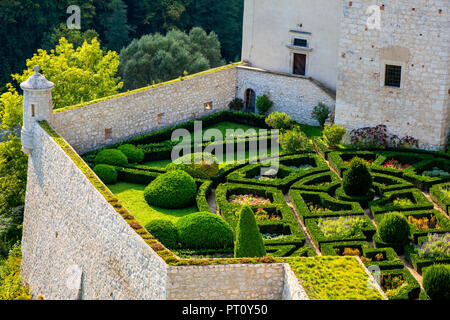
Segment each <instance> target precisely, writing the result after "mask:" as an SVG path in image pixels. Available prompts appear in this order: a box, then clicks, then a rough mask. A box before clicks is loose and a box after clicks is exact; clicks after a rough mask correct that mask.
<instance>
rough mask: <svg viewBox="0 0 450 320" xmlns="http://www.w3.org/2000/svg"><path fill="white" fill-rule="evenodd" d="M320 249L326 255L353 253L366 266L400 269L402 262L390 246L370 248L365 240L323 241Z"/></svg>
mask: <svg viewBox="0 0 450 320" xmlns="http://www.w3.org/2000/svg"><path fill="white" fill-rule="evenodd" d="M321 251H322V253H323V254H324V255H327V256H347V255H354V256H358V257H360V258H361V261H362V262H363V263H364V265H365V266H366V267H370V266H378V267H379V268H380V269H381V270H390V269H401V268H403V267H404V265H403V262H402V261H401V260H400V258H399V257H398V255H397V254H396V253H395V251H394V249H392V248H376V249H373V248H370V246H369V243H368V242H367V241H349V242H333V243H325V244H323V245H322V247H321Z"/></svg>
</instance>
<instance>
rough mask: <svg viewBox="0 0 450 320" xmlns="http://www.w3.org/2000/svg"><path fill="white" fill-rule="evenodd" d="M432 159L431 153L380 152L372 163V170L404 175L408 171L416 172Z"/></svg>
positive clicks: (398, 175)
mask: <svg viewBox="0 0 450 320" xmlns="http://www.w3.org/2000/svg"><path fill="white" fill-rule="evenodd" d="M431 159H432V156H431V155H430V154H421V153H405V152H380V153H379V157H378V158H377V159H376V160H375V161H374V162H373V164H372V170H373V171H374V172H377V173H383V174H387V175H394V176H397V177H403V175H404V174H406V173H407V172H414V171H415V170H417V169H418V168H420V167H421V166H422V165H425V164H426V163H428V161H430V160H431Z"/></svg>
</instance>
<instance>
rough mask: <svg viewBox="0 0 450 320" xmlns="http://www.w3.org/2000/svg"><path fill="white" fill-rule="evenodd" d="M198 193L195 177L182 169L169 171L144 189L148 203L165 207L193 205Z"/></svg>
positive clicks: (174, 207) (173, 207)
mask: <svg viewBox="0 0 450 320" xmlns="http://www.w3.org/2000/svg"><path fill="white" fill-rule="evenodd" d="M196 193H197V185H196V184H195V181H194V179H193V178H192V177H191V176H190V175H188V174H187V173H186V172H184V171H181V170H174V171H169V172H167V173H165V174H163V175H160V176H159V177H157V178H156V179H155V180H154V181H152V182H151V183H150V184H149V185H148V186H147V187H146V188H145V190H144V197H145V200H146V201H147V203H148V204H150V205H154V206H157V207H159V208H165V209H177V208H184V207H187V206H190V205H192V203H193V202H194V199H195V196H196Z"/></svg>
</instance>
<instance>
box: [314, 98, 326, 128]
mask: <svg viewBox="0 0 450 320" xmlns="http://www.w3.org/2000/svg"><path fill="white" fill-rule="evenodd" d="M329 115H330V107H328V106H327V105H325V104H323V103H321V102H320V103H319V104H318V105H317V106H315V107H314V109H313V112H312V117H313V119H315V120H317V122H318V123H319V125H320V126H321V127H322V128H323V126H324V125H325V121H327V119H328V117H329Z"/></svg>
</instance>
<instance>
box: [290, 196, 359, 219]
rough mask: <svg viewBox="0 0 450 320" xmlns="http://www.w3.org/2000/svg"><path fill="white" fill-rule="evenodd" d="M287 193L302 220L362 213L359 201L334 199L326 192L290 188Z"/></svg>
mask: <svg viewBox="0 0 450 320" xmlns="http://www.w3.org/2000/svg"><path fill="white" fill-rule="evenodd" d="M289 195H290V197H291V200H292V203H293V204H294V206H295V208H296V210H297V213H298V214H299V216H300V219H301V220H302V221H303V222H304V221H305V220H306V219H312V218H319V217H337V216H343V215H355V216H356V215H363V214H364V210H363V209H362V208H361V206H360V205H359V203H357V202H345V201H340V200H336V199H334V198H333V197H331V196H330V195H329V194H327V193H323V192H312V191H301V190H294V189H291V190H290V191H289Z"/></svg>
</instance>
